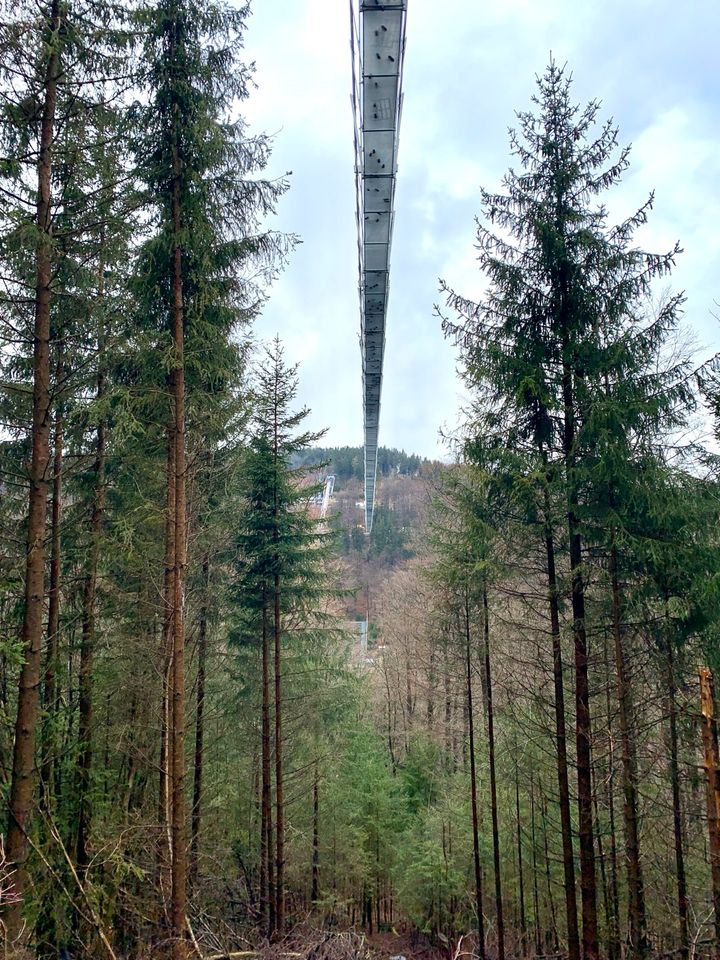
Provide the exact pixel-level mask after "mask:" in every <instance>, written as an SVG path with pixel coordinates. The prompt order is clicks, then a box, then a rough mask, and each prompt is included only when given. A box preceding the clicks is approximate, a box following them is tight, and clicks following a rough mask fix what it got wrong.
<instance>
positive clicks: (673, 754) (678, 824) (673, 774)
mask: <svg viewBox="0 0 720 960" xmlns="http://www.w3.org/2000/svg"><path fill="white" fill-rule="evenodd" d="M665 668H666V677H667V693H668V706H669V709H668V724H669V735H670V736H669V739H670V757H669V761H670V784H671V788H672V804H673V837H674V841H675V875H676V880H677V903H678V920H679V924H680V956H681V960H687V957H688V956H689V953H690V937H689V933H688V906H689V904H688V894H687V880H686V877H685V852H684V850H683V833H682V803H681V796H680V765H679V763H678V731H677V689H676V684H675V663H674V658H673V648H672V638H671V637H667V639H666V660H665Z"/></svg>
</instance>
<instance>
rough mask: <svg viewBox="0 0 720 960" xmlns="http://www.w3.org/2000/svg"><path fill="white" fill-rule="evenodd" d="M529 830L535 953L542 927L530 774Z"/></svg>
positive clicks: (538, 949)
mask: <svg viewBox="0 0 720 960" xmlns="http://www.w3.org/2000/svg"><path fill="white" fill-rule="evenodd" d="M530 832H531V836H532V867H533V911H534V914H535V955H536V956H540V954H541V953H542V928H541V925H540V896H539V894H538V863H537V835H536V831H535V779H534V777H533V776H532V774H530Z"/></svg>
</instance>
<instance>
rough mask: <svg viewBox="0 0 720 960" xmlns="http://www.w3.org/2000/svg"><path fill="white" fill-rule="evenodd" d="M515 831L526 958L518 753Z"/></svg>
mask: <svg viewBox="0 0 720 960" xmlns="http://www.w3.org/2000/svg"><path fill="white" fill-rule="evenodd" d="M515 831H516V835H517V836H516V840H517V858H518V894H519V897H520V952H521V954H522V955H523V956H525V955H526V953H527V948H528V942H527V918H526V916H525V873H524V871H523V842H522V826H521V822H520V772H519V770H518V764H517V753H516V755H515Z"/></svg>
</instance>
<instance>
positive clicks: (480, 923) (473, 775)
mask: <svg viewBox="0 0 720 960" xmlns="http://www.w3.org/2000/svg"><path fill="white" fill-rule="evenodd" d="M470 639H471V638H470V604H469V602H468V596H467V590H466V592H465V680H466V691H467V708H468V734H469V739H470V744H469V747H470V804H471V813H472V833H473V864H474V867H475V909H476V911H477V932H478V945H477V952H478V957H479V958H480V960H485V956H486V954H485V918H484V916H483V878H482V863H481V861H480V834H479V829H478V802H477V771H476V768H475V719H474V716H473V689H472V660H471V657H470Z"/></svg>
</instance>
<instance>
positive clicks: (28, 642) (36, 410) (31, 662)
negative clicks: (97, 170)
mask: <svg viewBox="0 0 720 960" xmlns="http://www.w3.org/2000/svg"><path fill="white" fill-rule="evenodd" d="M46 33H47V37H46V39H47V45H46V46H45V47H44V49H46V50H47V57H48V59H47V64H46V67H45V78H44V98H43V108H42V118H41V125H40V143H39V155H38V191H37V192H38V196H37V213H36V226H37V230H38V242H37V246H36V250H35V266H36V286H35V322H34V330H33V398H32V454H31V460H30V493H29V504H28V532H27V557H26V566H25V593H24V601H25V603H24V611H23V625H22V648H23V654H24V655H23V664H22V668H21V671H20V678H19V683H18V706H17V719H16V723H15V743H14V748H13V767H12V780H11V786H10V797H9V802H8V825H7V851H6V852H7V857H8V860H9V861H10V862H11V863H13V864H14V866H15V872H14V874H13V876H12V881H11V883H12V892H13V893H14V894H15V897H16V898H17V899H16V900H15V898H10V902H9V903H8V904H7V906H6V907H5V908H4V910H3V919H4V922H5V925H6V929H7V934H8V939H9V940H10V941H12V940H13V939H15V938H16V937H17V935H18V934H19V932H20V927H21V923H22V901H23V899H24V896H25V889H26V887H27V870H26V865H25V864H26V860H27V854H28V839H27V832H28V830H29V828H30V816H31V813H32V804H33V793H34V783H33V780H34V776H33V774H34V768H35V740H36V734H37V721H38V707H39V691H40V678H41V655H42V654H41V646H42V633H43V600H44V596H45V523H46V518H47V483H48V469H49V465H50V405H51V394H50V302H51V298H52V289H51V288H52V252H51V243H52V150H53V143H54V138H55V112H56V107H57V79H58V76H59V73H60V57H59V50H58V44H59V39H58V38H59V34H60V0H52V4H51V7H50V10H49V16H48V18H47V31H46ZM14 900H15V902H13V901H14Z"/></svg>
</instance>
